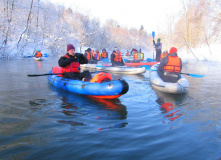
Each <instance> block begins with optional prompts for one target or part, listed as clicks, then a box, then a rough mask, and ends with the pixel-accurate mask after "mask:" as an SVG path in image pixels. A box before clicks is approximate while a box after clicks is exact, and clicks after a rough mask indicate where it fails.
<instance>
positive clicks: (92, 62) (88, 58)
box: [84, 48, 97, 64]
mask: <svg viewBox="0 0 221 160" xmlns="http://www.w3.org/2000/svg"><path fill="white" fill-rule="evenodd" d="M84 56H85V57H86V58H87V60H88V63H90V64H97V60H95V61H94V60H93V59H92V53H91V48H88V49H87V50H85V53H84Z"/></svg>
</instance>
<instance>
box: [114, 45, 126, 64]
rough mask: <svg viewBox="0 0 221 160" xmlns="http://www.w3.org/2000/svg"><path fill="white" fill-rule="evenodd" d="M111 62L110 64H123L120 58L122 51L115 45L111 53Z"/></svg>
mask: <svg viewBox="0 0 221 160" xmlns="http://www.w3.org/2000/svg"><path fill="white" fill-rule="evenodd" d="M111 63H112V66H124V65H125V64H124V61H123V59H122V53H121V52H120V51H119V49H118V48H116V47H115V49H114V50H113V52H112V54H111Z"/></svg>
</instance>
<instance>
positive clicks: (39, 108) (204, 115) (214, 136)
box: [0, 57, 221, 160]
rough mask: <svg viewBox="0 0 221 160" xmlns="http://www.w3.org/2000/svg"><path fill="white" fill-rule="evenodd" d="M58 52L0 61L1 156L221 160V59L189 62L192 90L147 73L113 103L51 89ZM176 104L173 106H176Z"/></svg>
mask: <svg viewBox="0 0 221 160" xmlns="http://www.w3.org/2000/svg"><path fill="white" fill-rule="evenodd" d="M57 61H58V57H56V58H55V57H54V58H52V57H48V58H45V60H44V61H34V60H33V59H31V58H29V59H20V60H0V68H1V69H0V74H1V77H0V144H1V145H0V146H1V147H0V159H1V160H2V159H7V160H9V159H16V160H20V159H71V160H72V159H105V160H106V159H111V160H112V159H127V160H128V159H132V160H134V159H144V160H146V159H179V160H180V159H194V160H196V159H200V160H201V159H220V158H221V124H220V123H221V118H220V114H221V98H220V97H221V92H220V89H221V72H220V68H221V64H220V63H214V62H189V63H188V64H185V65H184V66H183V72H185V73H192V74H206V76H205V77H203V78H193V77H189V76H186V75H185V77H186V78H187V79H188V80H189V83H190V87H189V92H188V93H187V94H185V95H179V96H178V95H169V94H163V93H161V92H158V91H156V90H153V88H152V87H151V86H150V83H149V72H148V71H147V72H146V73H144V74H143V75H114V77H115V78H123V79H125V80H126V81H127V82H128V84H129V91H128V93H127V94H125V95H123V96H121V97H120V98H118V99H116V100H99V99H90V98H87V97H85V96H80V95H75V94H71V93H68V92H65V91H62V90H58V89H56V88H54V87H53V86H50V85H49V83H48V80H47V77H46V76H41V77H27V74H44V73H47V72H48V71H49V70H50V69H51V68H52V67H54V66H56V65H57ZM171 105H172V106H171Z"/></svg>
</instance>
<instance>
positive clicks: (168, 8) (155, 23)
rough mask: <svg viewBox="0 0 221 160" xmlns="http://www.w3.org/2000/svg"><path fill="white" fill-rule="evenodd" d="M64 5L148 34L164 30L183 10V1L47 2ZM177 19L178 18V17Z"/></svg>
mask: <svg viewBox="0 0 221 160" xmlns="http://www.w3.org/2000/svg"><path fill="white" fill-rule="evenodd" d="M46 1H50V2H52V3H54V4H58V5H64V6H65V7H70V8H72V9H73V10H77V11H79V12H81V13H84V14H85V15H89V16H91V17H96V18H99V19H100V22H101V24H102V23H104V22H105V21H106V20H107V19H114V20H116V21H117V22H118V23H119V24H120V25H121V26H125V27H128V28H131V27H135V28H137V29H140V27H141V25H143V26H144V29H145V30H146V31H147V32H152V31H156V30H159V29H160V30H161V31H162V30H164V29H165V27H166V25H165V21H166V19H168V18H167V17H168V16H170V17H171V16H174V15H176V14H178V13H179V12H180V11H181V9H182V0H151V1H150V0H46ZM176 17H177V16H176Z"/></svg>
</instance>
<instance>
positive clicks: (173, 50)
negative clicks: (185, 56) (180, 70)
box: [169, 47, 177, 54]
mask: <svg viewBox="0 0 221 160" xmlns="http://www.w3.org/2000/svg"><path fill="white" fill-rule="evenodd" d="M169 53H170V54H172V53H177V49H176V48H175V47H171V48H170V52H169Z"/></svg>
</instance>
